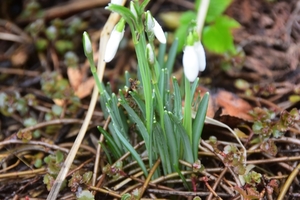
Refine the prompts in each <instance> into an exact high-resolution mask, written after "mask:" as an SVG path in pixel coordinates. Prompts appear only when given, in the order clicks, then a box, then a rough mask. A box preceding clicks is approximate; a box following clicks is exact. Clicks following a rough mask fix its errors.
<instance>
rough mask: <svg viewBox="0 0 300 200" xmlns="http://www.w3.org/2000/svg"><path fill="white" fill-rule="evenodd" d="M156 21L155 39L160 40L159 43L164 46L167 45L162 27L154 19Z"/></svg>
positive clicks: (154, 28)
mask: <svg viewBox="0 0 300 200" xmlns="http://www.w3.org/2000/svg"><path fill="white" fill-rule="evenodd" d="M153 20H154V27H153V32H154V35H155V37H156V38H157V39H158V41H159V42H160V43H162V44H165V43H166V42H167V41H166V36H165V33H164V31H163V30H162V28H161V26H160V25H159V23H158V22H157V21H156V20H155V19H154V18H153Z"/></svg>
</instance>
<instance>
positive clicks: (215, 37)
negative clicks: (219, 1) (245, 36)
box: [203, 16, 237, 54]
mask: <svg viewBox="0 0 300 200" xmlns="http://www.w3.org/2000/svg"><path fill="white" fill-rule="evenodd" d="M233 27H237V24H236V23H235V22H234V20H230V19H229V18H228V17H225V16H221V17H218V18H217V20H216V21H215V23H214V24H212V25H210V26H206V27H205V28H204V29H203V44H204V46H205V47H206V49H208V50H209V51H212V52H214V53H219V54H222V53H226V52H230V53H233V54H234V53H236V49H235V46H234V43H233V36H232V34H231V28H233Z"/></svg>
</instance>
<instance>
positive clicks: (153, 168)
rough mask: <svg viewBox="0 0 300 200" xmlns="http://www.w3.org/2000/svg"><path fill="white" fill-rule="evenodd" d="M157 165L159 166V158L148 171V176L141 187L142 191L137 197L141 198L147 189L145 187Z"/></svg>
mask: <svg viewBox="0 0 300 200" xmlns="http://www.w3.org/2000/svg"><path fill="white" fill-rule="evenodd" d="M159 164H160V158H159V159H158V160H157V161H156V162H155V164H154V165H153V167H152V169H151V170H150V172H149V175H148V177H147V179H146V181H145V182H144V184H143V186H142V190H141V191H140V194H139V197H142V196H143V194H144V192H145V190H146V189H147V185H148V184H149V182H150V179H151V177H152V176H153V174H154V172H155V170H156V169H157V167H158V166H159Z"/></svg>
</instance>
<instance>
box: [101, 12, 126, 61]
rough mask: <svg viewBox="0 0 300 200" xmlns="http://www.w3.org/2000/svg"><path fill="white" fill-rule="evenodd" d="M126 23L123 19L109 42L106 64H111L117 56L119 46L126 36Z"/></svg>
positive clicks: (105, 57)
mask: <svg viewBox="0 0 300 200" xmlns="http://www.w3.org/2000/svg"><path fill="white" fill-rule="evenodd" d="M124 27H125V21H124V19H123V18H122V19H121V20H120V21H119V23H118V24H117V25H116V26H115V27H114V29H113V30H112V32H111V34H110V37H109V39H108V41H107V45H106V50H105V55H104V62H110V61H111V60H112V59H113V58H114V57H115V55H116V53H117V50H118V47H119V44H120V42H121V40H122V38H123V36H124Z"/></svg>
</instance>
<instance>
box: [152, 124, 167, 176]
mask: <svg viewBox="0 0 300 200" xmlns="http://www.w3.org/2000/svg"><path fill="white" fill-rule="evenodd" d="M153 142H154V143H153V145H155V146H156V149H158V152H159V156H160V158H161V163H162V166H163V171H164V174H165V175H167V174H170V173H172V169H171V164H170V155H169V152H168V143H167V141H166V138H165V137H164V133H163V130H162V128H161V126H160V124H159V123H157V122H154V123H153ZM151 153H152V152H151Z"/></svg>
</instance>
